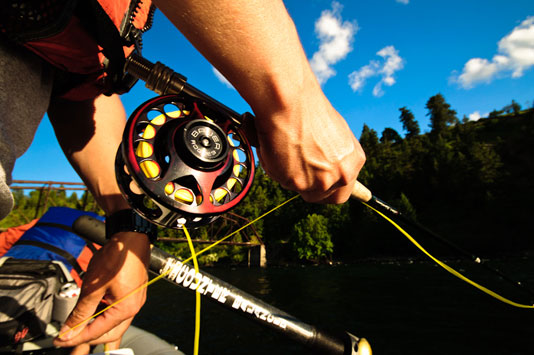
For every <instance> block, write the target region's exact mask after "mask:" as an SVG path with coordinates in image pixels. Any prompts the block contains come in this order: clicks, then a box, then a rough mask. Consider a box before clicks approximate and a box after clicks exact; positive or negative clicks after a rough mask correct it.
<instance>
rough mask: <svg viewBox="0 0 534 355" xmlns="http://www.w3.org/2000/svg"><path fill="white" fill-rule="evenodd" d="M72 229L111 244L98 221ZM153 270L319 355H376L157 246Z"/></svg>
mask: <svg viewBox="0 0 534 355" xmlns="http://www.w3.org/2000/svg"><path fill="white" fill-rule="evenodd" d="M72 227H73V229H74V231H76V233H78V234H79V235H81V236H82V237H84V238H86V239H88V240H90V241H92V242H94V243H97V244H100V245H103V244H105V243H106V241H107V240H106V228H105V224H104V222H102V221H100V220H98V219H95V218H93V217H90V216H87V215H85V216H81V217H79V218H78V219H77V220H76V221H75V222H74V223H73V226H72ZM149 268H150V270H151V271H152V272H154V273H156V274H157V275H165V276H164V277H165V280H167V281H169V282H171V283H172V284H174V285H177V286H180V287H181V288H183V289H186V290H189V291H192V292H199V293H200V294H201V295H202V296H204V297H205V298H207V299H209V300H211V301H212V302H215V303H216V304H219V305H221V306H222V307H224V308H226V309H228V310H230V311H232V312H234V313H237V314H240V315H241V316H244V317H245V318H247V319H249V320H252V321H255V322H256V323H258V324H260V325H262V326H263V327H266V328H269V329H272V330H274V331H276V332H278V333H279V334H281V335H283V336H287V337H288V338H290V339H293V340H294V341H296V342H298V343H300V344H302V345H304V346H306V347H308V348H309V349H311V350H312V351H314V352H315V353H317V354H333V355H371V353H372V352H371V347H370V345H369V343H368V342H367V340H366V339H365V338H358V337H356V336H355V335H353V334H351V333H349V332H344V333H343V334H339V335H333V334H330V333H327V332H325V331H323V330H320V329H318V328H317V327H315V326H313V325H309V324H307V323H305V322H303V321H301V320H299V319H297V318H295V317H293V316H291V315H289V314H288V313H286V312H284V311H282V310H280V309H277V308H275V307H273V306H271V305H269V304H267V303H265V302H263V301H262V300H260V299H258V298H256V297H254V296H252V295H250V294H248V293H246V292H244V291H242V290H240V289H238V288H237V287H235V286H233V285H231V284H229V283H227V282H225V281H222V280H220V279H218V278H217V277H215V276H212V275H210V274H208V273H207V272H205V271H201V270H199V272H196V271H195V269H194V268H193V267H192V266H190V265H188V264H184V263H182V262H181V261H180V260H179V259H178V258H176V257H174V256H172V255H170V254H168V253H166V252H165V251H163V250H161V249H159V248H157V247H155V246H152V247H151V252H150V266H149Z"/></svg>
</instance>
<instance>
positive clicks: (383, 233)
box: [0, 94, 534, 264]
mask: <svg viewBox="0 0 534 355" xmlns="http://www.w3.org/2000/svg"><path fill="white" fill-rule="evenodd" d="M426 109H427V115H428V117H429V121H430V130H429V131H428V132H426V133H422V132H421V128H420V126H419V123H418V121H417V120H416V118H415V117H414V115H413V113H412V112H411V110H410V109H409V108H407V107H401V108H400V109H399V120H400V122H401V123H402V127H403V130H404V131H403V132H401V133H402V134H401V133H399V132H397V131H396V130H394V129H393V128H385V129H384V130H383V131H382V132H381V134H380V135H379V134H378V132H376V131H375V130H373V129H372V128H370V127H369V126H367V125H365V124H364V126H363V129H362V132H361V135H360V143H361V144H362V146H363V148H364V150H365V152H366V155H367V162H366V164H365V165H364V167H363V169H362V171H361V173H360V175H359V178H358V179H359V180H360V181H361V182H362V183H363V184H364V185H366V186H367V187H369V188H370V189H371V191H373V193H374V194H375V195H377V197H379V198H381V199H383V200H385V201H388V202H389V203H390V204H391V205H393V206H395V207H397V208H398V209H399V210H401V211H402V212H403V213H404V214H405V215H407V216H408V217H410V218H412V219H415V220H417V221H418V222H420V223H421V224H424V225H426V226H428V227H429V228H430V229H432V230H433V231H435V232H436V233H438V234H440V235H443V236H445V237H446V238H448V239H451V240H452V241H453V242H454V243H456V244H459V245H462V246H464V247H465V248H466V249H468V250H473V251H476V252H478V253H484V254H485V255H502V254H507V253H518V252H523V251H525V250H531V249H532V248H533V247H534V238H532V237H530V236H529V234H527V233H525V230H528V226H529V222H530V219H531V217H530V214H531V213H532V209H531V208H530V201H532V198H533V197H534V179H533V177H534V160H533V158H532V154H533V153H534V143H533V140H532V137H533V136H534V109H526V110H524V109H522V108H521V106H520V105H519V104H518V103H517V102H515V101H512V103H511V104H510V105H507V106H506V107H504V108H502V109H499V110H494V111H492V112H491V113H490V114H489V116H488V117H487V118H482V119H480V120H478V121H470V120H469V119H468V118H467V117H463V118H462V119H461V120H460V119H459V118H458V117H457V113H456V111H455V110H454V109H453V108H451V106H450V105H449V104H448V103H447V102H446V100H445V98H444V97H443V95H441V94H437V95H435V96H432V97H431V98H430V99H429V100H428V101H427V103H426ZM256 171H257V173H256V176H255V177H254V183H253V185H252V187H251V190H250V191H249V193H248V195H247V196H246V198H245V199H244V201H243V202H241V204H239V205H238V206H237V207H235V208H234V209H233V210H232V212H234V213H236V214H238V215H240V216H243V217H246V218H247V219H249V220H254V219H256V218H257V217H259V216H261V215H262V214H263V213H265V212H266V211H268V210H270V209H272V208H274V207H276V206H278V205H279V204H281V203H283V202H284V201H286V200H287V199H289V198H291V197H292V196H293V195H294V193H293V192H290V191H286V190H284V189H282V188H281V187H280V186H279V184H277V183H276V182H274V181H273V180H271V179H270V178H269V177H268V176H267V175H266V174H265V172H264V171H263V170H262V169H261V167H259V166H258V168H257V170H256ZM49 196H50V198H51V202H50V203H49V205H56V206H57V205H61V206H67V207H72V208H78V209H87V206H89V207H90V209H93V210H95V211H97V212H100V213H101V212H102V211H100V210H99V209H98V207H97V206H96V205H95V204H94V202H92V203H91V201H93V200H92V197H90V196H87V195H86V194H83V195H82V196H80V197H79V198H78V196H77V194H76V193H72V194H71V195H70V196H67V194H66V193H65V192H64V191H51V192H50V195H49ZM15 201H16V206H17V208H16V209H15V210H14V211H13V212H12V213H11V215H10V216H9V217H8V218H7V219H6V220H4V221H2V222H1V224H0V226H13V225H18V224H23V222H25V221H27V219H28V217H27V216H28V215H32V213H33V211H34V210H35V206H36V204H37V203H38V191H33V192H31V193H29V194H23V193H22V192H16V193H15ZM24 216H26V217H24ZM234 229H235V225H231V224H230V223H229V222H228V220H226V219H222V218H220V219H218V220H217V221H215V222H214V224H212V225H210V226H204V227H201V228H198V229H196V230H193V231H191V233H192V236H193V238H195V239H210V237H211V236H213V231H214V230H216V231H217V232H218V233H217V235H218V236H221V235H225V234H224V233H225V232H226V231H228V232H230V231H231V230H234ZM254 229H255V235H257V236H258V237H259V238H260V239H261V241H262V242H263V243H265V246H266V248H267V255H268V260H269V262H270V263H277V262H282V263H285V262H314V263H316V262H331V261H346V262H350V261H354V260H359V259H362V258H375V257H399V256H402V257H406V256H409V257H413V256H416V255H418V252H417V251H416V250H415V248H413V246H412V245H411V244H410V243H409V242H407V241H406V240H405V238H404V237H402V235H400V233H398V232H397V231H396V230H395V229H394V228H393V227H392V226H391V225H390V224H389V223H388V222H386V221H385V220H383V219H382V218H381V217H379V216H378V215H376V214H375V213H374V212H373V211H371V210H369V209H368V208H367V207H365V206H364V205H362V204H361V203H359V202H356V201H348V202H347V203H345V204H342V205H317V204H309V203H306V202H304V201H303V200H302V199H300V198H298V199H295V200H293V201H292V202H290V203H289V204H287V205H285V206H283V207H281V208H279V209H277V210H275V211H274V212H272V213H271V214H269V215H268V216H266V217H265V218H263V219H261V220H259V221H258V222H256V223H255V224H254ZM409 232H410V231H409ZM412 232H413V231H412ZM160 236H162V237H182V234H181V232H180V231H175V230H165V231H161V233H160ZM414 237H416V239H421V241H422V242H423V243H426V244H425V245H426V246H427V247H428V248H434V250H435V251H434V252H436V253H438V254H442V255H447V256H455V251H453V250H448V249H447V248H446V247H443V245H439V244H435V243H434V241H432V240H430V239H428V238H426V237H425V236H423V235H414ZM425 238H426V239H425ZM233 240H234V241H244V240H245V239H244V232H241V233H238V234H237V235H236V236H234V237H233ZM257 241H258V242H259V240H257ZM158 245H159V246H160V247H162V248H163V249H165V250H167V251H168V252H171V253H173V254H175V255H178V256H182V257H187V256H188V253H189V250H188V247H187V245H185V244H183V243H161V242H160V243H158ZM204 247H205V245H199V246H197V251H198V250H200V249H202V248H204ZM246 252H247V248H245V247H242V246H217V247H215V248H213V249H211V250H210V251H209V252H206V253H205V254H203V255H202V256H201V257H200V261H201V262H202V263H203V264H213V263H216V262H229V263H240V262H243V261H244V260H245V258H246Z"/></svg>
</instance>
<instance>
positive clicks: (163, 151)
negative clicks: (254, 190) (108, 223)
mask: <svg viewBox="0 0 534 355" xmlns="http://www.w3.org/2000/svg"><path fill="white" fill-rule="evenodd" d="M234 122H235V121H233V120H232V119H231V118H230V117H229V116H227V115H225V114H224V113H222V112H220V111H217V110H214V109H212V108H210V106H209V104H207V103H206V102H205V101H202V100H200V99H197V98H194V97H192V96H190V95H187V94H179V95H166V96H159V97H156V98H153V99H151V100H149V101H147V102H145V103H144V104H143V105H141V106H140V107H138V108H137V110H136V111H135V112H134V113H133V114H132V116H131V117H130V119H129V120H128V122H127V124H126V128H125V131H124V136H123V140H122V143H121V146H120V147H119V151H118V152H117V156H116V160H115V172H116V176H117V182H118V184H119V187H120V189H121V191H122V193H123V195H124V196H125V198H126V199H127V200H128V202H129V204H130V206H131V207H132V208H133V209H134V210H136V211H137V212H138V213H139V214H140V215H141V216H143V217H144V218H146V219H148V220H149V221H151V222H153V223H155V224H157V225H159V226H161V227H165V228H175V229H180V228H182V227H183V226H186V227H187V228H190V227H193V228H194V227H198V226H201V225H205V224H209V223H211V222H213V221H214V220H215V219H217V217H218V216H219V215H221V214H222V213H225V212H227V211H228V210H230V209H231V208H233V207H234V206H236V205H237V204H238V203H239V202H240V201H241V200H242V199H243V198H244V197H245V195H246V193H247V192H248V190H249V189H250V186H251V185H252V180H253V178H254V157H253V153H252V149H251V147H250V144H249V143H248V141H247V139H246V137H245V135H244V132H243V131H242V130H241V129H240V128H239V127H238V126H237V125H236V124H235V123H234Z"/></svg>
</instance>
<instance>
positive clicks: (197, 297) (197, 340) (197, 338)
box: [183, 226, 200, 355]
mask: <svg viewBox="0 0 534 355" xmlns="http://www.w3.org/2000/svg"><path fill="white" fill-rule="evenodd" d="M183 230H184V233H185V236H186V238H187V244H188V245H189V250H191V258H193V265H194V266H195V271H196V275H198V273H199V272H200V270H199V267H198V260H197V253H196V252H195V247H194V246H193V241H192V240H191V236H190V235H189V232H188V231H187V228H186V227H185V226H183ZM184 264H185V263H184ZM193 344H194V346H193V354H194V355H198V349H199V345H200V292H198V287H197V289H196V290H195V336H194V342H193Z"/></svg>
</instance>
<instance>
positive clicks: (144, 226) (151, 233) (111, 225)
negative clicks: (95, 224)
mask: <svg viewBox="0 0 534 355" xmlns="http://www.w3.org/2000/svg"><path fill="white" fill-rule="evenodd" d="M118 232H138V233H144V234H146V235H147V236H148V238H149V239H150V242H151V243H152V242H154V241H155V240H156V238H157V232H158V229H157V227H156V226H155V225H154V224H152V223H150V222H149V221H147V220H146V219H144V218H143V217H141V216H140V215H139V214H137V212H135V211H134V210H132V209H127V210H120V211H117V212H115V213H113V214H112V215H110V216H107V217H106V238H107V239H109V238H111V236H113V235H114V234H115V233H118Z"/></svg>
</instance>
